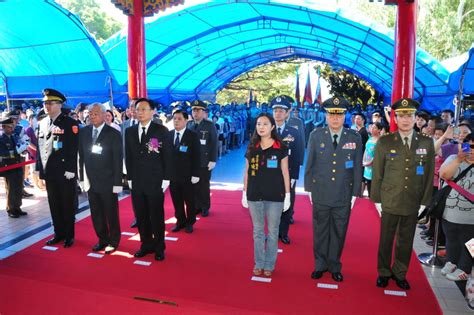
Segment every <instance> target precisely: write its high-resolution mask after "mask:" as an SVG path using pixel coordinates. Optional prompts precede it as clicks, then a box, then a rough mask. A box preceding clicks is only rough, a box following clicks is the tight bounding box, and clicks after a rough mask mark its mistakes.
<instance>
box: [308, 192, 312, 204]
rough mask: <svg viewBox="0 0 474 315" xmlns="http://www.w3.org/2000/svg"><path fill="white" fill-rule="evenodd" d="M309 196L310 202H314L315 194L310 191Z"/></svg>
mask: <svg viewBox="0 0 474 315" xmlns="http://www.w3.org/2000/svg"><path fill="white" fill-rule="evenodd" d="M308 197H309V203H310V204H313V194H312V193H311V192H309V193H308Z"/></svg>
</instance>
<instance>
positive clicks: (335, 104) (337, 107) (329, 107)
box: [323, 96, 349, 114]
mask: <svg viewBox="0 0 474 315" xmlns="http://www.w3.org/2000/svg"><path fill="white" fill-rule="evenodd" d="M348 106H349V102H348V101H347V100H346V99H345V98H343V97H339V96H336V97H331V98H328V99H327V100H325V101H324V102H323V108H324V110H325V111H326V112H328V113H330V114H340V113H345V112H346V111H347V107H348Z"/></svg>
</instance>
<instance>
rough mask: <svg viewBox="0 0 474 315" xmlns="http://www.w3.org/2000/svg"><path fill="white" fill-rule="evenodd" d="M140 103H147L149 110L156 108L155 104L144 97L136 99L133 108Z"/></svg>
mask: <svg viewBox="0 0 474 315" xmlns="http://www.w3.org/2000/svg"><path fill="white" fill-rule="evenodd" d="M141 102H147V103H148V104H150V108H151V109H155V108H156V105H155V102H153V101H152V100H151V99H148V98H145V97H141V98H137V100H136V101H135V107H136V106H138V103H141Z"/></svg>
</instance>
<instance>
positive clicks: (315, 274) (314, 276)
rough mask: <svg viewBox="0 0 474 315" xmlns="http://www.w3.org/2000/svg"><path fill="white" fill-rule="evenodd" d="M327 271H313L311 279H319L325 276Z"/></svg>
mask: <svg viewBox="0 0 474 315" xmlns="http://www.w3.org/2000/svg"><path fill="white" fill-rule="evenodd" d="M326 271H327V270H323V271H321V270H318V271H313V272H312V273H311V279H319V278H321V277H322V276H323V274H324V273H325V272H326Z"/></svg>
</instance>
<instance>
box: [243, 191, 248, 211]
mask: <svg viewBox="0 0 474 315" xmlns="http://www.w3.org/2000/svg"><path fill="white" fill-rule="evenodd" d="M242 207H244V208H248V207H249V203H248V201H247V192H246V191H245V190H244V191H242Z"/></svg>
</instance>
